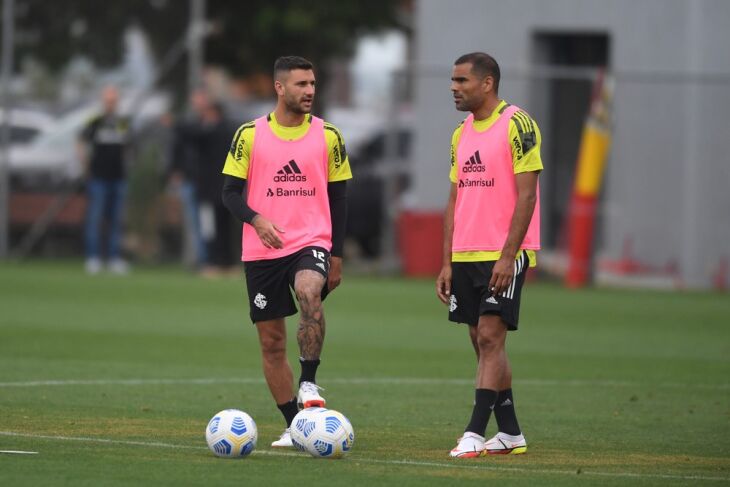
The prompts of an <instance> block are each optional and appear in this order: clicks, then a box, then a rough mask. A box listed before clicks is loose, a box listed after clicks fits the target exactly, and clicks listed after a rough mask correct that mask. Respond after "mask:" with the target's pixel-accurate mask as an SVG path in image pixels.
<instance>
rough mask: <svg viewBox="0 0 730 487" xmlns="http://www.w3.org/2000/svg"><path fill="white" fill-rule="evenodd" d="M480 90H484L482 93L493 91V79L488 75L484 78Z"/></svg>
mask: <svg viewBox="0 0 730 487" xmlns="http://www.w3.org/2000/svg"><path fill="white" fill-rule="evenodd" d="M482 88H483V89H484V93H489V92H490V91H494V78H492V77H491V76H489V75H487V76H485V77H484V80H483V81H482Z"/></svg>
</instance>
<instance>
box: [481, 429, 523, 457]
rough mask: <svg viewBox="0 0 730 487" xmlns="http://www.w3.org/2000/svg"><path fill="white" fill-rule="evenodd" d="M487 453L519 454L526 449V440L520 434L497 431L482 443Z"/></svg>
mask: <svg viewBox="0 0 730 487" xmlns="http://www.w3.org/2000/svg"><path fill="white" fill-rule="evenodd" d="M484 447H485V448H486V449H487V454H489V455H519V454H520V453H525V452H526V451H527V441H525V437H524V436H523V435H522V434H519V435H517V436H512V435H508V434H507V433H497V434H496V435H494V436H493V437H491V438H490V439H489V441H487V442H486V443H485V444H484Z"/></svg>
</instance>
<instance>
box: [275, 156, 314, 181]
mask: <svg viewBox="0 0 730 487" xmlns="http://www.w3.org/2000/svg"><path fill="white" fill-rule="evenodd" d="M306 180H307V176H306V174H302V170H301V169H299V166H298V165H297V162H296V161H295V160H294V159H292V160H291V161H289V162H287V163H286V164H284V167H282V168H281V169H279V170H278V171H276V176H274V181H275V182H277V183H286V182H304V181H306Z"/></svg>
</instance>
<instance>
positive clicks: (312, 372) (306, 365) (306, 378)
mask: <svg viewBox="0 0 730 487" xmlns="http://www.w3.org/2000/svg"><path fill="white" fill-rule="evenodd" d="M299 364H300V365H301V366H302V375H300V376H299V383H300V384H301V383H302V382H312V383H314V384H316V383H317V381H316V380H315V378H314V377H315V376H316V375H317V367H319V359H316V360H304V359H303V358H301V357H299Z"/></svg>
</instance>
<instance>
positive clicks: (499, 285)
mask: <svg viewBox="0 0 730 487" xmlns="http://www.w3.org/2000/svg"><path fill="white" fill-rule="evenodd" d="M514 275H515V260H514V259H513V258H510V257H509V256H507V257H505V256H502V257H500V258H499V260H498V261H497V262H495V263H494V267H493V268H492V278H491V279H490V280H489V291H490V292H491V293H492V296H497V295H499V294H502V293H503V292H505V291H506V290H507V288H509V287H510V286H511V285H512V279H513V278H514Z"/></svg>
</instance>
